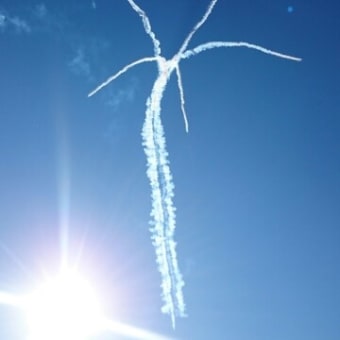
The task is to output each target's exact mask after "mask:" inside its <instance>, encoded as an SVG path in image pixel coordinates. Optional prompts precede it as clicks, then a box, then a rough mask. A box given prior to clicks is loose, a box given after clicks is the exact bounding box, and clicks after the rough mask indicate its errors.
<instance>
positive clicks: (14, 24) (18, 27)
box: [0, 12, 31, 33]
mask: <svg viewBox="0 0 340 340" xmlns="http://www.w3.org/2000/svg"><path fill="white" fill-rule="evenodd" d="M0 29H1V31H2V32H4V31H5V30H10V29H12V30H13V29H14V30H15V31H16V32H17V33H30V32H31V27H30V26H29V24H28V23H27V22H26V21H25V20H23V19H21V18H19V17H18V16H11V15H9V14H7V13H5V12H1V13H0Z"/></svg>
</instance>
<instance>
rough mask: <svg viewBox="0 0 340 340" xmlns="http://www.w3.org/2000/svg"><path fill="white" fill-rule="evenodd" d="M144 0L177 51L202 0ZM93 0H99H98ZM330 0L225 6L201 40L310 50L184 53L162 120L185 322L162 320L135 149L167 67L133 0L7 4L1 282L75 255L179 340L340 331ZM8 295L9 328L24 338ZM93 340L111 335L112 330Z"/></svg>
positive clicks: (116, 295) (22, 284) (140, 318)
mask: <svg viewBox="0 0 340 340" xmlns="http://www.w3.org/2000/svg"><path fill="white" fill-rule="evenodd" d="M136 2H137V3H138V4H139V5H140V6H141V7H142V8H143V9H144V10H145V11H146V13H147V14H148V16H149V18H150V21H151V24H152V27H153V30H154V32H155V33H156V34H157V37H158V38H159V40H160V41H161V44H162V51H163V54H164V56H165V57H167V58H171V57H172V55H173V54H174V53H176V51H177V49H178V48H179V46H180V45H181V43H182V41H183V40H184V39H185V37H186V35H187V34H188V32H189V31H190V30H191V28H192V27H193V26H194V24H195V23H196V22H197V21H198V20H199V19H200V18H201V16H202V14H203V13H204V11H205V9H206V7H207V6H208V4H209V1H208V0H199V1H197V0H185V1H184V0H183V1H165V0H164V1H161V2H157V1H155V0H150V1H146V0H139V1H137V0H136ZM94 4H95V5H94ZM339 12H340V7H339V4H338V3H337V2H336V1H334V0H326V1H321V0H315V1H293V2H287V1H283V0H277V1H275V2H273V1H266V0H255V1H250V0H238V1H235V0H231V1H226V0H219V2H218V3H217V5H216V8H215V9H214V11H213V13H212V14H211V16H210V17H209V19H208V21H207V22H206V24H205V25H204V26H203V27H202V28H201V29H200V30H199V31H198V32H197V34H196V35H195V37H194V39H193V40H192V42H191V44H190V47H195V46H196V45H198V44H200V43H204V42H207V41H213V40H223V41H247V42H250V43H255V44H259V45H262V46H264V47H267V48H270V49H273V50H277V51H280V52H283V53H287V54H291V55H295V56H299V57H302V58H303V61H302V62H301V63H297V62H292V61H288V60H283V59H278V58H275V57H272V56H268V55H264V54H261V53H258V52H256V51H252V50H247V49H241V48H231V49H222V48H221V49H214V50H210V51H207V52H205V53H202V54H200V55H198V56H195V57H193V58H191V59H189V60H184V61H183V62H182V63H181V71H182V78H183V85H184V90H185V97H186V109H187V113H188V119H189V124H190V132H189V134H186V133H185V130H184V124H183V119H182V114H181V111H180V101H179V95H178V91H177V87H176V82H175V79H171V81H170V83H169V84H168V88H167V90H166V93H165V96H164V98H163V102H162V119H163V123H164V127H165V133H166V138H167V146H168V151H169V154H170V162H171V169H172V172H173V177H174V182H175V185H176V188H175V205H176V207H177V229H176V241H177V242H178V246H177V251H178V259H179V265H180V268H181V270H182V273H183V276H184V279H185V282H186V286H185V289H184V295H185V300H186V304H187V311H188V315H189V317H188V318H185V319H179V320H178V321H177V328H176V331H175V332H174V331H173V330H172V329H171V323H170V320H169V318H168V317H167V316H164V315H162V314H161V313H160V307H161V299H160V288H159V285H160V277H159V273H158V271H157V266H156V264H155V256H154V249H153V246H152V244H151V241H150V233H149V231H148V228H149V226H148V221H149V220H150V217H149V213H150V209H151V202H150V189H149V184H148V179H147V177H146V174H145V169H146V165H145V163H146V161H145V156H144V152H143V148H142V145H141V135H140V132H141V128H142V124H143V120H144V113H145V102H146V99H147V97H148V95H149V94H150V90H151V88H152V85H153V82H154V80H155V79H156V76H157V69H156V66H155V65H153V64H151V63H150V64H144V65H140V66H138V67H136V68H134V69H132V70H130V71H129V72H128V73H126V74H125V75H124V76H122V77H121V78H119V79H117V80H116V81H115V82H113V83H112V84H111V85H110V86H108V87H107V88H105V89H103V90H102V91H101V92H100V93H98V94H97V95H96V96H94V97H92V98H87V94H88V93H89V92H90V91H91V90H92V89H93V88H94V87H96V86H97V85H98V84H99V83H100V82H102V81H103V80H105V79H106V78H107V77H108V76H109V75H111V74H113V73H115V72H116V71H118V70H119V69H120V68H121V67H123V66H125V65H126V64H128V63H130V62H132V61H134V60H136V59H138V58H142V57H146V56H152V53H153V48H152V44H151V42H150V40H149V38H148V37H147V36H146V34H145V32H144V30H143V26H142V24H141V20H140V18H139V17H138V15H137V14H136V13H135V12H134V11H133V10H132V9H131V7H130V6H129V4H128V2H127V1H124V0H120V1H109V0H97V1H93V2H91V1H75V0H73V1H66V0H63V1H58V2H55V1H45V2H37V1H33V0H30V1H25V2H22V1H17V0H14V1H13V0H3V1H2V2H1V4H0V46H1V53H0V74H1V76H0V89H1V91H0V103H1V108H0V119H1V123H0V141H1V142H0V158H1V162H0V217H1V219H0V290H5V291H11V292H13V293H20V292H23V291H26V290H27V289H29V288H30V287H32V286H34V284H35V283H36V282H37V281H39V279H40V278H41V277H42V275H43V274H44V273H46V272H53V271H54V270H55V268H57V267H58V263H59V261H60V230H61V228H62V227H61V225H62V221H63V218H62V216H66V217H67V218H68V223H69V256H70V258H71V259H72V261H73V262H74V263H78V264H79V266H80V267H81V268H82V269H83V270H84V272H86V273H88V275H90V276H91V277H93V278H94V279H95V282H96V283H97V285H98V287H99V290H100V291H101V292H102V294H104V296H105V301H106V302H107V304H108V310H109V313H110V315H112V318H116V319H119V320H121V321H123V322H126V323H129V324H133V325H135V326H138V327H141V328H146V329H150V330H153V331H155V332H159V333H163V334H168V335H170V336H172V337H174V338H178V339H195V340H196V339H197V340H205V339H226V340H228V339H230V340H249V339H251V340H266V339H268V340H269V339H270V340H272V339H275V340H283V339H285V340H286V339H289V340H295V339H296V340H298V339H299V340H300V339H309V340H324V339H329V340H336V339H339V338H340V328H339V325H338V323H339V322H338V319H339V315H340V307H339V306H340V292H339V287H340V265H339V263H340V250H339V249H340V248H339V242H340V229H339V228H340V209H339V202H340V151H339V150H340V117H339V112H340V97H339V93H340V68H339V60H340V29H339V23H338V17H339V14H340V13H339ZM23 324H24V322H23V320H22V316H21V315H20V313H18V312H17V311H16V310H15V309H13V308H10V307H8V306H0V338H1V339H8V340H11V339H21V338H24V335H25V334H24V326H22V327H21V325H23ZM98 339H112V337H110V336H109V335H107V336H106V337H105V336H103V337H102V338H101V337H98Z"/></svg>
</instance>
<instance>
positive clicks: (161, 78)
mask: <svg viewBox="0 0 340 340" xmlns="http://www.w3.org/2000/svg"><path fill="white" fill-rule="evenodd" d="M127 1H128V2H129V4H130V5H131V7H132V9H133V10H134V11H135V12H136V13H137V14H138V15H139V16H140V17H141V19H142V22H143V26H144V30H145V32H146V34H147V35H149V37H150V38H151V41H152V44H153V48H154V56H153V57H146V58H142V59H139V60H137V61H134V62H132V63H130V64H129V65H127V66H125V67H124V68H122V69H121V70H120V71H118V72H117V73H115V74H114V75H113V76H111V77H109V78H108V79H107V80H106V81H105V82H103V83H102V84H100V85H99V86H98V87H97V88H96V89H95V90H93V91H92V92H90V94H89V95H88V96H89V97H90V96H92V95H94V94H95V93H96V92H98V91H99V90H101V89H102V88H103V87H105V86H107V85H108V84H109V83H110V82H111V81H113V80H115V79H116V78H118V77H119V76H121V75H122V74H124V73H125V72H126V71H128V70H129V69H130V68H132V67H134V66H136V65H139V64H142V63H145V62H152V61H155V62H156V63H157V66H158V74H157V78H156V80H155V82H154V85H153V87H152V90H151V93H150V96H149V97H148V99H147V101H146V111H145V120H144V125H143V129H142V139H143V147H144V151H145V155H146V160H147V171H146V173H147V176H148V178H149V181H150V187H151V200H152V210H151V214H150V215H151V217H152V221H151V228H150V231H151V239H152V243H153V245H154V247H155V252H156V262H157V264H158V270H159V272H160V274H161V279H162V282H161V287H162V299H163V307H162V312H163V313H166V314H169V315H170V317H171V321H172V326H173V328H175V319H176V317H184V316H186V313H185V303H184V298H183V286H184V280H183V278H182V275H181V272H180V270H179V266H178V261H177V254H176V243H175V241H174V233H175V229H176V214H175V210H176V209H175V206H174V203H173V197H174V183H173V179H172V174H171V171H170V163H169V160H168V152H167V149H166V140H165V135H164V129H163V125H162V121H161V102H162V98H163V94H164V91H165V89H166V86H167V84H168V82H169V80H170V77H171V74H172V73H173V71H175V74H176V76H177V85H178V89H179V95H180V103H181V111H182V114H183V118H184V124H185V130H186V131H187V132H188V131H189V124H188V119H187V115H186V111H185V99H184V90H183V84H182V76H181V72H180V68H179V64H180V61H181V60H182V59H188V58H190V57H192V56H194V55H197V54H199V53H201V52H204V51H206V50H209V49H213V48H220V47H247V48H251V49H255V50H258V51H260V52H263V53H266V54H269V55H273V56H275V57H279V58H284V59H290V60H294V61H300V60H301V59H300V58H296V57H293V56H289V55H286V54H282V53H279V52H275V51H272V50H269V49H266V48H264V47H261V46H259V45H254V44H250V43H247V42H224V41H215V42H214V41H212V42H208V43H206V44H202V45H199V46H197V47H195V48H193V49H189V50H188V49H187V47H188V45H189V43H190V41H191V39H192V37H193V36H194V34H195V33H196V32H197V30H198V29H199V28H200V27H201V26H202V25H203V24H204V23H205V22H206V21H207V19H208V17H209V15H210V14H211V12H212V10H213V8H214V7H215V5H216V3H217V0H212V1H211V3H210V5H209V6H208V8H207V10H206V12H205V13H204V15H203V17H202V18H201V20H200V21H198V23H197V24H196V25H195V26H194V28H193V29H192V31H191V32H190V33H189V34H188V36H187V37H186V39H185V40H184V42H183V44H182V46H181V47H180V48H179V50H178V52H177V53H176V54H175V55H174V56H173V57H172V58H171V59H169V60H167V59H165V58H164V57H162V55H161V47H160V42H159V40H158V39H157V38H156V35H155V33H154V32H153V31H152V28H151V24H150V20H149V18H148V17H147V15H146V14H145V12H144V11H143V10H142V9H141V8H140V7H139V6H138V5H137V4H136V3H135V2H134V0H127Z"/></svg>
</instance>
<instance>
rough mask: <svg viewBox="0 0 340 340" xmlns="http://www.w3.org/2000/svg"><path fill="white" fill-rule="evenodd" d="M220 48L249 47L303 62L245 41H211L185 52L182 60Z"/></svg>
mask: <svg viewBox="0 0 340 340" xmlns="http://www.w3.org/2000/svg"><path fill="white" fill-rule="evenodd" d="M220 47H247V48H251V49H254V50H258V51H260V52H263V53H265V54H270V55H273V56H275V57H278V58H282V59H289V60H294V61H301V60H302V59H301V58H297V57H293V56H290V55H287V54H283V53H279V52H275V51H272V50H269V49H267V48H264V47H262V46H259V45H255V44H249V43H247V42H243V41H239V42H231V41H210V42H207V43H205V44H201V45H198V46H197V47H195V48H193V49H191V50H187V51H185V52H183V53H182V54H181V58H182V59H188V58H190V57H192V56H194V55H196V54H199V53H201V52H204V51H207V50H210V49H212V48H220Z"/></svg>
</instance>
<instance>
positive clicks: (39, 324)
mask: <svg viewBox="0 0 340 340" xmlns="http://www.w3.org/2000/svg"><path fill="white" fill-rule="evenodd" d="M24 310H25V313H26V318H27V326H28V331H29V337H28V340H46V339H49V340H60V339H63V340H86V339H89V338H90V337H91V336H93V335H95V334H97V333H98V332H100V331H101V329H102V323H103V319H104V318H103V313H102V306H101V304H100V302H99V298H98V297H97V296H96V294H95V292H94V290H93V288H92V287H91V285H90V283H89V282H88V281H87V280H85V279H84V278H83V277H81V276H80V275H79V274H78V273H77V272H75V271H71V270H62V271H61V272H60V273H59V274H58V275H57V276H56V277H53V278H48V279H47V280H46V281H44V282H43V283H42V284H41V285H40V286H39V287H38V288H37V289H36V290H35V291H33V293H32V294H29V295H28V296H27V297H26V299H25V303H24Z"/></svg>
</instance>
